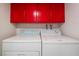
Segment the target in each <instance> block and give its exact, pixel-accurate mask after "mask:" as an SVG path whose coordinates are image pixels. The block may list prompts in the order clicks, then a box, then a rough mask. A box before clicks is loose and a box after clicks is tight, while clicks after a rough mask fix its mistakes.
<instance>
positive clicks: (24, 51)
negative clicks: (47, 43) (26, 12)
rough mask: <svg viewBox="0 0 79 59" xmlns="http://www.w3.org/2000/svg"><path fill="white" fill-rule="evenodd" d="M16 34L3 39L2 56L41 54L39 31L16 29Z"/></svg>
mask: <svg viewBox="0 0 79 59" xmlns="http://www.w3.org/2000/svg"><path fill="white" fill-rule="evenodd" d="M17 32H18V33H17V35H16V36H14V37H11V38H8V39H5V40H3V45H2V47H3V48H2V55H3V56H41V40H40V35H39V34H40V31H39V30H35V29H18V31H17Z"/></svg>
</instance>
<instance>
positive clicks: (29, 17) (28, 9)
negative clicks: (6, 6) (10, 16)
mask: <svg viewBox="0 0 79 59" xmlns="http://www.w3.org/2000/svg"><path fill="white" fill-rule="evenodd" d="M36 12H37V4H34V3H27V4H25V11H24V13H25V22H26V23H36V22H37V17H36Z"/></svg>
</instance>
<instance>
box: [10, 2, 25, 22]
mask: <svg viewBox="0 0 79 59" xmlns="http://www.w3.org/2000/svg"><path fill="white" fill-rule="evenodd" d="M23 6H24V5H23V4H17V3H13V4H11V22H12V23H24V20H25V19H24V8H23Z"/></svg>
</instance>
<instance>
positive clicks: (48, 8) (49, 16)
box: [11, 3, 65, 23]
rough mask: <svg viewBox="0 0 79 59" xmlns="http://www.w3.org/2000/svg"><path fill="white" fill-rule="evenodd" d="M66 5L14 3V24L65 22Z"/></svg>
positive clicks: (12, 13) (12, 14) (12, 18)
mask: <svg viewBox="0 0 79 59" xmlns="http://www.w3.org/2000/svg"><path fill="white" fill-rule="evenodd" d="M64 13H65V12H64V3H51V4H50V3H12V4H11V22H12V23H62V22H65V19H64V18H65V14H64Z"/></svg>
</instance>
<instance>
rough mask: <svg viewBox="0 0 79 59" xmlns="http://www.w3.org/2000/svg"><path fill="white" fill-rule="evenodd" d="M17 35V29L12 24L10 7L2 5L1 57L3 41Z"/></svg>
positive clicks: (0, 21) (0, 13)
mask: <svg viewBox="0 0 79 59" xmlns="http://www.w3.org/2000/svg"><path fill="white" fill-rule="evenodd" d="M14 34H15V27H14V25H13V24H11V23H10V5H9V4H5V3H0V55H1V41H2V40H3V39H5V38H7V37H10V36H12V35H14Z"/></svg>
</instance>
